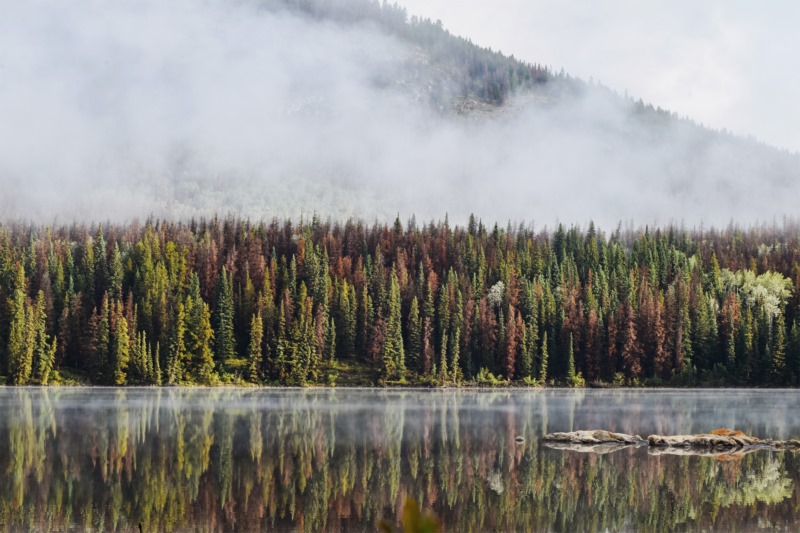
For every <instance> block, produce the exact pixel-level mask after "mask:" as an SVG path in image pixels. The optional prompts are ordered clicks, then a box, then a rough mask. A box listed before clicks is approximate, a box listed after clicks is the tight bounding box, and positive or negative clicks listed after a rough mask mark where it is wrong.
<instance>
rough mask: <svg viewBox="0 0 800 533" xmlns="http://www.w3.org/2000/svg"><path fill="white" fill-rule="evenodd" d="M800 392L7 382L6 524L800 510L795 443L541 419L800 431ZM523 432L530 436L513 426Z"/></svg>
mask: <svg viewBox="0 0 800 533" xmlns="http://www.w3.org/2000/svg"><path fill="white" fill-rule="evenodd" d="M798 413H800V393H798V392H797V391H784V390H770V391H739V390H697V391H687V390H680V391H674V390H657V391H651V390H577V391H576V390H530V391H527V390H507V391H471V390H464V391H458V390H431V391H420V390H391V389H389V390H382V389H377V390H373V389H336V390H332V389H311V390H296V389H252V388H251V389H235V388H229V389H226V388H222V389H177V388H161V389H159V388H142V389H135V388H128V389H113V388H0V530H9V529H10V530H37V531H68V530H73V531H74V530H89V529H91V530H97V531H139V527H140V525H141V529H142V531H145V532H147V531H182V530H190V531H199V530H210V531H218V530H219V531H254V530H259V531H261V530H278V531H294V530H299V531H328V530H333V531H375V530H376V529H377V528H378V524H379V523H380V521H381V520H389V521H391V522H395V523H399V520H400V518H399V516H400V515H401V514H402V508H403V505H404V502H405V501H406V499H407V498H409V497H413V498H415V499H416V500H417V501H419V502H420V503H421V505H422V507H423V508H425V509H428V510H430V511H432V513H433V514H434V515H435V516H436V517H437V518H438V520H439V521H440V523H441V524H442V527H443V530H444V531H497V530H502V531H605V530H609V531H628V530H636V531H675V530H692V531H693V530H703V529H704V530H716V531H750V530H754V529H759V528H773V529H787V530H796V529H797V527H798V525H799V524H800V491H799V490H798V482H800V455H797V454H795V453H793V452H770V451H757V452H754V453H751V454H748V455H745V456H742V457H739V456H730V457H723V458H710V457H699V456H691V457H686V456H658V455H654V454H652V453H649V452H648V449H647V448H646V447H640V448H627V449H624V450H620V451H616V452H612V453H608V454H604V455H598V454H594V453H581V452H576V451H564V450H556V449H551V448H548V447H546V446H544V445H543V443H542V441H541V437H542V436H543V435H544V434H545V433H548V432H553V431H569V430H576V429H609V430H612V431H620V432H626V433H637V434H640V435H642V436H645V437H646V436H647V435H649V434H652V433H660V434H667V433H669V434H674V433H688V432H703V431H708V430H711V429H714V428H717V427H731V428H736V429H741V430H743V431H745V432H746V433H748V434H752V435H755V436H759V437H768V438H791V437H800V417H798V416H797V415H798ZM518 437H521V439H519V438H518Z"/></svg>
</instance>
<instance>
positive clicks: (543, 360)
mask: <svg viewBox="0 0 800 533" xmlns="http://www.w3.org/2000/svg"><path fill="white" fill-rule="evenodd" d="M549 353H550V352H549V344H548V341H547V332H546V331H545V332H544V335H542V355H541V357H540V359H539V381H540V382H542V383H547V371H548V368H547V365H548V358H549Z"/></svg>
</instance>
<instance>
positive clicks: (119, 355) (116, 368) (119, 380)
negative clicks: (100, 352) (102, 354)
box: [111, 313, 130, 385]
mask: <svg viewBox="0 0 800 533" xmlns="http://www.w3.org/2000/svg"><path fill="white" fill-rule="evenodd" d="M112 347H113V348H112V351H111V353H112V361H113V367H112V368H113V376H114V385H125V383H127V379H128V374H127V372H128V362H129V361H130V337H129V336H128V321H127V320H126V319H125V317H124V316H122V314H121V313H120V314H119V315H118V316H117V318H116V327H115V328H114V335H113V338H112Z"/></svg>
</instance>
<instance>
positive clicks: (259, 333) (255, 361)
mask: <svg viewBox="0 0 800 533" xmlns="http://www.w3.org/2000/svg"><path fill="white" fill-rule="evenodd" d="M263 324H264V321H263V317H262V316H261V313H260V312H259V313H258V314H255V315H253V318H252V320H250V344H249V346H248V348H247V358H248V361H249V365H248V366H247V380H248V381H250V382H251V383H259V382H260V381H261V365H262V362H263V352H262V348H261V344H262V342H263V340H264V326H263Z"/></svg>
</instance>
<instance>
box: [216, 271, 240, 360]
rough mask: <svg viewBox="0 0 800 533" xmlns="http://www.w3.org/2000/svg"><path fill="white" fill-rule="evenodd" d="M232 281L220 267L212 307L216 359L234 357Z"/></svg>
mask: <svg viewBox="0 0 800 533" xmlns="http://www.w3.org/2000/svg"><path fill="white" fill-rule="evenodd" d="M233 318H234V305H233V281H232V280H231V279H230V276H228V271H227V270H226V269H225V267H222V271H221V272H220V274H219V278H218V279H217V293H216V307H215V308H214V339H215V341H216V344H215V346H216V356H217V360H218V361H226V360H228V359H232V358H234V357H236V338H235V336H234V333H233Z"/></svg>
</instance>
